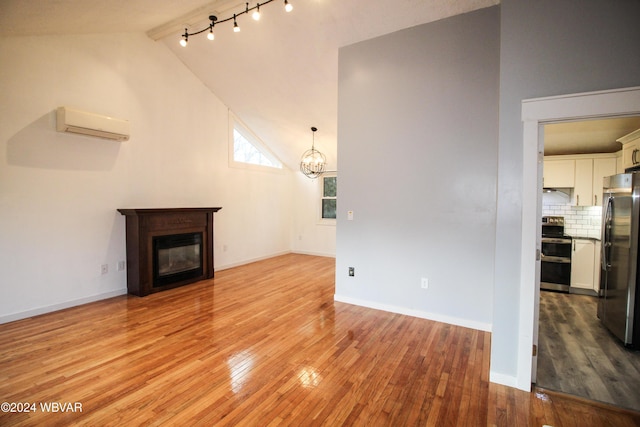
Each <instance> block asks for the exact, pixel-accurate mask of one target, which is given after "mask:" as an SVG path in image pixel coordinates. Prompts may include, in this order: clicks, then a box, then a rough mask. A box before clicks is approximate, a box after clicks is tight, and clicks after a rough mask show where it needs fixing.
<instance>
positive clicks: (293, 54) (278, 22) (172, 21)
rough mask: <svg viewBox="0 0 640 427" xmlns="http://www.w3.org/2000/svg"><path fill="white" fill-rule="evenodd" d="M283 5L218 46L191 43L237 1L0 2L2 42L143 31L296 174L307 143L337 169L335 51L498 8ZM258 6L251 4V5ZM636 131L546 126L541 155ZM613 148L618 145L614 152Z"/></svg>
mask: <svg viewBox="0 0 640 427" xmlns="http://www.w3.org/2000/svg"><path fill="white" fill-rule="evenodd" d="M289 2H290V3H291V4H292V5H293V7H294V9H293V11H292V12H290V13H286V12H284V8H283V0H274V1H272V2H271V3H269V4H267V5H263V6H262V7H261V12H262V18H261V20H260V21H259V22H255V21H253V20H252V19H251V18H250V16H249V15H242V16H240V17H238V24H239V25H240V27H241V32H240V33H237V34H234V33H233V32H232V23H231V22H227V23H222V24H219V25H218V26H217V27H215V35H216V39H215V40H214V41H209V40H207V39H206V37H205V35H206V33H205V34H202V35H199V36H192V37H190V38H189V44H188V46H187V47H186V48H183V47H181V46H179V44H178V42H179V40H180V38H181V35H182V33H183V32H184V29H185V27H186V28H188V29H189V32H194V31H197V30H200V29H203V28H206V27H207V26H208V24H209V19H208V16H209V15H211V14H214V15H217V16H218V19H219V20H222V19H226V18H228V17H232V16H233V14H234V13H239V12H241V11H243V10H244V9H245V2H244V1H237V0H215V1H210V0H181V1H179V2H177V1H171V0H108V1H105V0H1V1H0V35H1V36H25V35H34V36H46V35H50V34H90V33H109V32H114V33H122V32H140V33H146V34H147V35H149V37H151V38H152V39H154V40H158V43H164V44H165V45H166V46H167V47H168V48H169V49H170V50H171V51H172V52H173V53H174V54H175V55H176V56H177V57H178V58H179V59H180V61H182V62H183V63H184V64H185V65H186V66H187V67H188V68H189V69H190V70H191V71H192V72H193V73H194V74H195V75H196V76H197V77H198V78H199V79H200V80H202V82H203V83H204V84H205V85H206V86H207V87H208V88H209V89H210V90H211V91H212V92H213V93H215V94H216V96H218V97H219V98H220V99H221V100H222V101H223V102H224V103H225V104H226V105H227V106H229V108H230V109H231V110H232V111H233V112H234V113H235V114H236V115H237V116H238V117H240V119H241V120H242V121H244V122H245V124H246V125H247V126H248V127H249V128H251V129H252V130H253V131H254V133H256V134H257V135H258V136H259V137H260V138H261V139H262V140H263V141H264V142H265V143H266V144H267V145H268V146H270V147H271V148H272V150H273V151H274V152H275V153H276V154H277V155H278V156H279V157H280V158H281V159H282V160H283V161H284V162H285V164H287V165H288V166H289V167H291V168H293V169H297V164H298V161H299V156H300V155H301V154H302V152H303V151H305V150H306V149H308V148H309V146H310V144H311V138H312V136H311V131H310V127H311V126H316V127H317V128H318V132H317V133H316V139H315V141H316V148H318V149H319V150H320V151H323V152H324V153H325V154H327V158H328V160H329V169H334V168H336V167H337V165H336V139H337V114H338V112H337V111H338V108H337V103H338V49H339V48H340V47H343V46H347V45H350V44H353V43H356V42H360V41H363V40H367V39H370V38H373V37H377V36H381V35H384V34H388V33H391V32H394V31H398V30H401V29H404V28H409V27H412V26H415V25H420V24H423V23H427V22H432V21H436V20H439V19H443V18H446V17H449V16H453V15H457V14H460V13H465V12H469V11H472V10H476V9H481V8H483V7H488V6H492V5H495V4H498V3H499V0H349V1H346V0H289ZM255 4H256V1H251V2H249V7H253V6H255ZM638 128H640V118H633V119H628V118H627V119H616V120H598V121H593V122H588V123H584V122H578V123H563V124H554V125H548V126H547V127H546V129H545V151H546V152H547V154H567V153H582V152H605V151H612V150H613V151H615V150H614V148H615V147H616V144H618V143H616V142H615V139H617V138H619V137H620V136H622V135H625V134H627V133H629V132H630V131H632V130H635V129H638ZM618 146H619V144H618Z"/></svg>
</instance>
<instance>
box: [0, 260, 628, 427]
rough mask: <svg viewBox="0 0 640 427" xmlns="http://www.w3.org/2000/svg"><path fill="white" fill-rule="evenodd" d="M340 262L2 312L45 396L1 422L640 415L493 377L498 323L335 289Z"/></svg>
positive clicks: (4, 338) (1, 355)
mask: <svg viewBox="0 0 640 427" xmlns="http://www.w3.org/2000/svg"><path fill="white" fill-rule="evenodd" d="M334 264H335V260H333V259H331V258H323V257H312V256H305V255H295V254H292V255H285V256H280V257H276V258H272V259H269V260H265V261H261V262H257V263H253V264H249V265H246V266H242V267H237V268H234V269H229V270H225V271H219V272H217V273H216V277H215V279H212V280H208V281H202V282H199V283H196V284H193V285H189V286H185V287H181V288H176V289H173V290H170V291H165V292H162V293H157V294H152V295H149V296H147V297H144V298H138V297H132V296H122V297H117V298H112V299H109V300H104V301H99V302H95V303H91V304H87V305H83V306H80V307H74V308H71V309H67V310H63V311H59V312H55V313H50V314H46V315H43V316H38V317H34V318H30V319H25V320H21V321H17V322H13V323H9V324H4V325H0V402H15V403H16V405H14V406H13V409H24V408H23V406H21V405H19V404H24V403H35V405H36V406H35V409H36V410H35V411H32V412H20V413H11V412H0V425H2V426H7V425H11V426H13V425H20V426H22V425H28V426H32V425H38V426H40V425H47V426H54V425H90V426H109V425H113V426H121V425H142V424H144V425H180V426H186V425H204V426H211V425H220V426H225V425H228V426H276V425H292V426H314V425H325V426H337V425H347V426H423V425H427V426H457V425H459V426H487V425H490V426H494V425H495V426H538V427H539V426H542V425H543V424H549V425H553V426H556V427H559V426H600V425H602V426H618V427H619V426H638V425H640V414H638V413H634V412H629V411H624V410H619V409H616V408H612V407H609V406H606V405H600V404H592V403H590V402H586V401H582V400H579V399H574V398H568V397H566V396H562V395H558V394H554V393H548V392H544V391H537V392H535V393H527V392H523V391H519V390H516V389H512V388H509V387H504V386H499V385H496V384H490V383H489V381H488V377H489V353H490V334H489V333H487V332H481V331H476V330H472V329H467V328H462V327H457V326H452V325H447V324H443V323H437V322H433V321H429V320H424V319H418V318H413V317H408V316H402V315H398V314H393V313H387V312H382V311H377V310H372V309H367V308H363V307H358V306H352V305H348V304H343V303H338V302H334V301H333V293H334V271H335V270H334ZM51 402H61V403H62V404H65V403H68V404H70V407H68V406H67V405H65V406H63V407H58V409H59V410H58V411H57V412H54V411H53V410H52V409H55V408H51V407H49V410H48V411H46V410H43V407H42V406H40V405H41V404H49V405H51ZM78 405H81V408H80V407H79V406H78ZM3 408H5V407H4V406H3ZM28 408H29V409H31V407H28ZM60 409H64V410H60ZM69 409H76V412H73V411H70V410H69ZM79 409H81V411H79Z"/></svg>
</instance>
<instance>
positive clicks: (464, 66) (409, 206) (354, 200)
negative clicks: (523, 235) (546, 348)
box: [336, 7, 500, 330]
mask: <svg viewBox="0 0 640 427" xmlns="http://www.w3.org/2000/svg"><path fill="white" fill-rule="evenodd" d="M499 20H500V9H499V8H498V7H492V8H488V9H483V10H479V11H475V12H472V13H468V14H464V15H459V16H455V17H452V18H449V19H445V20H442V21H438V22H435V23H431V24H426V25H421V26H417V27H413V28H409V29H406V30H402V31H399V32H396V33H393V34H389V35H386V36H383V37H379V38H375V39H372V40H368V41H365V42H361V43H358V44H354V45H351V46H348V47H344V48H342V49H340V52H339V88H338V93H339V104H338V111H339V114H338V158H339V159H340V168H339V169H340V170H339V176H338V180H339V194H338V211H339V212H338V219H337V244H336V256H337V259H336V299H337V300H342V301H347V302H353V303H356V304H361V305H366V306H371V307H376V308H382V309H386V310H389V311H395V312H401V313H407V314H414V315H417V316H421V317H427V318H432V319H436V320H443V321H447V322H449V323H454V324H460V325H465V326H469V327H474V328H477V329H485V330H489V329H490V327H491V323H492V315H493V282H494V271H493V270H494V265H495V256H494V254H495V234H496V226H495V223H496V185H497V170H498V165H497V159H498V85H499V45H500V40H499V29H500V21H499ZM348 211H352V212H353V220H348V219H347V212H348ZM349 267H354V269H355V275H354V276H353V277H349V275H348V268H349ZM422 278H426V279H428V288H427V289H423V288H422V287H421V281H422Z"/></svg>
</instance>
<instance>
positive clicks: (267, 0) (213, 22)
mask: <svg viewBox="0 0 640 427" xmlns="http://www.w3.org/2000/svg"><path fill="white" fill-rule="evenodd" d="M272 1H274V0H265V1H263V2H262V3H257V4H256V5H255V6H253V7H249V3H247V4H246V7H245V10H243V11H241V12H238V13H234V14H233V16H230V17H228V18H226V19H223V20H221V21H219V20H218V17H217V16H215V15H209V21H211V22H210V23H209V25H208V26H207V27H205V28H203V29H201V30H200V31H194V32H192V33H190V32H189V30H188V29H186V28H185V29H184V34H183V35H182V38H181V39H180V45H181V46H182V47H186V46H187V44H188V43H189V37H190V36H195V35H198V34H202V33H204V32H205V31H208V32H207V38H208V39H209V40H214V39H215V35H214V34H213V27H214V26H216V25H220V24H222V23H224V22H229V21H233V32H234V33H238V32H240V26H239V25H238V19H237V18H238V17H239V16H241V15H244V14H249V12H253V13H252V14H251V17H252V18H253V19H254V20H256V21H259V20H260V6H264V5H265V4H269V3H271V2H272ZM284 10H285V11H287V12H291V11H292V10H293V6H291V4H290V3H289V0H284Z"/></svg>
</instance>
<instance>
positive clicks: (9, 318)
mask: <svg viewBox="0 0 640 427" xmlns="http://www.w3.org/2000/svg"><path fill="white" fill-rule="evenodd" d="M126 293H127V289H126V288H125V289H120V290H117V291H111V292H105V293H103V294H98V295H92V296H90V297H85V298H79V299H76V300H72V301H65V302H61V303H59V304H53V305H48V306H46V307H39V308H34V309H33V310H27V311H21V312H19V313H13V314H7V315H5V316H0V324H2V323H9V322H14V321H16V320H22V319H26V318H28V317H34V316H39V315H40V314H46V313H51V312H54V311H58V310H64V309H65V308H69V307H75V306H77V305H83V304H88V303H90V302H95V301H100V300H103V299H108V298H113V297H118V296H120V295H125V294H126Z"/></svg>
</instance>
